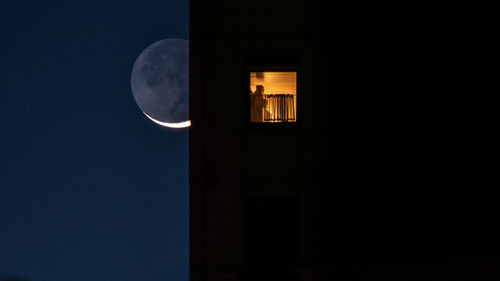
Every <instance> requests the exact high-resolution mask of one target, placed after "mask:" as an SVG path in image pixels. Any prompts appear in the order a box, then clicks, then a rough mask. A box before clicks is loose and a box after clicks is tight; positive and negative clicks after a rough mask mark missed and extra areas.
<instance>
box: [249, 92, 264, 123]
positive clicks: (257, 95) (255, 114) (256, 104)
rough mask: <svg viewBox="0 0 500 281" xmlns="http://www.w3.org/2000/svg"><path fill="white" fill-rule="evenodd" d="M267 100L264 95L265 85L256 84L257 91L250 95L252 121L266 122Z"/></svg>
mask: <svg viewBox="0 0 500 281" xmlns="http://www.w3.org/2000/svg"><path fill="white" fill-rule="evenodd" d="M266 105H267V101H266V99H265V97H264V86H263V85H257V86H255V92H254V93H252V94H251V95H250V120H251V121H252V122H257V123H262V122H264V109H265V107H266Z"/></svg>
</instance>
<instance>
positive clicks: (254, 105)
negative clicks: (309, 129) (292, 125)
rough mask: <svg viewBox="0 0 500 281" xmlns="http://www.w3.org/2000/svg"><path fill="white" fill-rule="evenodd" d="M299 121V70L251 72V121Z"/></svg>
mask: <svg viewBox="0 0 500 281" xmlns="http://www.w3.org/2000/svg"><path fill="white" fill-rule="evenodd" d="M296 121H297V72H284V71H279V72H278V71H266V72H250V122H252V123H276V122H296Z"/></svg>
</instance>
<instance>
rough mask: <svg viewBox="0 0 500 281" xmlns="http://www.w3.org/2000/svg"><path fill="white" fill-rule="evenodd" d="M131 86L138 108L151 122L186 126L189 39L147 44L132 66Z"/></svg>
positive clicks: (187, 125) (189, 122) (171, 125)
mask: <svg viewBox="0 0 500 281" xmlns="http://www.w3.org/2000/svg"><path fill="white" fill-rule="evenodd" d="M131 76H132V77H131V86H132V93H133V96H134V99H135V101H136V103H137V105H138V106H139V108H140V109H141V112H142V113H143V114H144V115H145V116H146V117H147V118H149V119H150V120H151V121H153V122H154V123H156V124H158V125H160V126H164V127H169V128H186V127H189V126H190V125H191V121H190V120H189V42H188V41H187V40H184V39H171V38H169V39H163V40H160V41H157V42H155V43H153V44H151V45H149V46H148V47H147V48H146V49H144V50H143V51H142V52H141V54H140V55H139V56H138V57H137V59H136V61H135V63H134V66H133V68H132V75H131Z"/></svg>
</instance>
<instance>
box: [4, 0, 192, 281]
mask: <svg viewBox="0 0 500 281" xmlns="http://www.w3.org/2000/svg"><path fill="white" fill-rule="evenodd" d="M0 36H1V44H0V58H1V62H0V77H1V78H0V79H1V83H0V98H1V103H0V105H1V111H0V115H1V118H0V123H1V130H2V131H1V135H0V136H1V138H0V143H1V145H0V148H1V151H0V155H1V158H0V159H1V162H0V163H1V167H0V280H4V279H5V278H7V277H18V278H24V279H26V280H29V281H58V280H61V281H63V280H64V281H79V280H82V281H94V280H95V281H97V280H116V281H118V280H120V281H127V280H134V281H137V280H141V281H145V280H155V281H156V280H176V281H177V280H179V281H182V280H187V279H188V131H187V130H186V129H181V130H178V129H168V128H164V127H160V126H158V125H156V124H154V123H153V122H151V121H150V120H149V119H147V118H146V117H145V116H144V115H143V114H142V113H141V111H140V110H139V108H138V107H137V105H136V103H135V101H134V98H133V96H132V92H131V87H130V74H131V70H132V66H133V64H134V61H135V59H136V58H137V56H138V55H139V54H140V53H141V51H142V50H143V49H144V48H146V47H147V46H148V45H150V44H151V43H153V42H155V41H158V40H161V39H164V38H183V39H187V38H188V1H186V0H180V1H179V0H167V1H159V0H158V1H141V0H120V1H115V0H112V1H93V0H86V1H36V0H27V1H8V2H2V4H0Z"/></svg>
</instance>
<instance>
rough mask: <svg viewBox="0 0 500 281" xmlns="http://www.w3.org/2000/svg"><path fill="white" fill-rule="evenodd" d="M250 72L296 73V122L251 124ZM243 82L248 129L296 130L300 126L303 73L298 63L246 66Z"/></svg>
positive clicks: (246, 125)
mask: <svg viewBox="0 0 500 281" xmlns="http://www.w3.org/2000/svg"><path fill="white" fill-rule="evenodd" d="M250 72H295V73H296V79H297V81H296V87H297V88H296V93H297V94H296V96H295V103H296V112H295V114H296V115H295V116H296V117H295V122H251V120H250V95H249V89H250ZM242 75H243V81H244V87H243V88H244V90H243V95H244V97H245V98H244V107H245V108H244V110H243V112H244V114H245V116H244V120H245V122H244V123H245V127H246V128H296V127H298V126H299V124H300V120H301V103H300V95H301V92H302V91H301V78H300V77H301V72H300V69H299V65H298V63H291V62H284V63H283V62H281V63H257V64H248V63H247V64H245V67H244V69H243V73H242Z"/></svg>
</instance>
